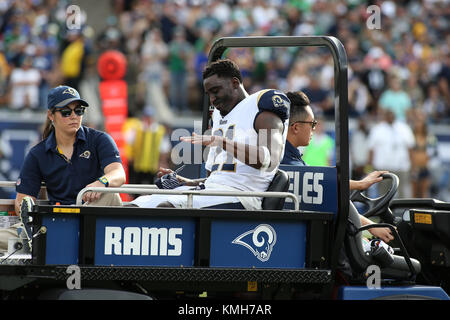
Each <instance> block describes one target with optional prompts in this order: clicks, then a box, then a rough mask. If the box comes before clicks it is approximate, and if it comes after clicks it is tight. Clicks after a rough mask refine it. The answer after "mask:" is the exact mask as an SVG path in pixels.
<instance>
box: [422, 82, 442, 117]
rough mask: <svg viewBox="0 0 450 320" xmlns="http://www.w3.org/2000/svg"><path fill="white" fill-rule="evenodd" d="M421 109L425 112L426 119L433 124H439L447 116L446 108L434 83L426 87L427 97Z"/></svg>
mask: <svg viewBox="0 0 450 320" xmlns="http://www.w3.org/2000/svg"><path fill="white" fill-rule="evenodd" d="M422 109H423V110H424V111H425V113H426V115H427V118H428V119H430V120H432V121H433V122H434V123H436V122H440V121H441V120H442V119H444V118H445V117H446V116H447V115H448V107H447V106H446V104H445V101H444V99H443V97H442V96H441V94H440V92H439V88H438V86H437V85H436V84H435V83H432V84H431V85H430V86H429V87H428V90H427V97H426V99H425V101H424V103H423V106H422Z"/></svg>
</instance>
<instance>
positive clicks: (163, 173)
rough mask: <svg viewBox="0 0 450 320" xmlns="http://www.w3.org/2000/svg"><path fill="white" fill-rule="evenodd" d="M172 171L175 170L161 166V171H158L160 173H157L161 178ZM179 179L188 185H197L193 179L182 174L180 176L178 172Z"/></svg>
mask: <svg viewBox="0 0 450 320" xmlns="http://www.w3.org/2000/svg"><path fill="white" fill-rule="evenodd" d="M172 172H173V170H172V169H167V168H162V167H160V168H159V171H158V173H157V174H156V175H157V176H158V178H161V177H162V176H163V175H165V174H169V173H172ZM177 180H178V181H179V182H180V183H184V184H186V185H188V186H190V185H195V184H194V182H193V181H192V180H191V179H188V178H185V177H182V176H180V175H178V174H177Z"/></svg>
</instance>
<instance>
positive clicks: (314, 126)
mask: <svg viewBox="0 0 450 320" xmlns="http://www.w3.org/2000/svg"><path fill="white" fill-rule="evenodd" d="M297 122H300V123H309V124H310V125H311V128H312V129H315V128H316V126H317V121H316V120H313V121H295V122H294V123H292V124H291V126H292V125H294V124H295V123H297Z"/></svg>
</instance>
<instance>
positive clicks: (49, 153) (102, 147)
mask: <svg viewBox="0 0 450 320" xmlns="http://www.w3.org/2000/svg"><path fill="white" fill-rule="evenodd" d="M73 146H74V149H73V154H72V158H71V159H70V160H69V159H65V157H63V155H61V154H60V153H59V151H58V149H57V146H56V139H55V132H54V131H53V132H52V133H51V134H50V135H49V136H48V137H47V139H45V140H43V141H41V142H40V143H38V144H37V145H36V146H34V147H33V148H32V149H31V150H30V152H29V153H28V154H27V156H26V157H25V160H24V163H23V165H22V169H21V171H20V176H19V179H18V180H17V184H16V191H17V192H20V193H23V194H27V195H30V196H33V197H37V196H38V194H39V190H40V187H41V181H44V182H45V184H46V186H47V193H48V198H49V200H50V202H51V203H52V204H54V203H56V202H60V203H61V204H74V203H76V198H77V195H78V192H79V191H80V190H81V189H83V188H84V187H86V186H87V185H88V184H90V183H92V182H94V181H95V180H97V179H98V178H99V177H101V176H102V175H103V174H104V171H103V170H104V169H105V167H106V166H108V165H109V164H111V163H113V162H120V163H121V159H120V154H119V149H118V148H117V145H116V143H115V142H114V140H113V139H112V138H111V137H110V136H109V135H108V134H106V133H104V132H101V131H98V130H95V129H92V128H88V127H84V126H82V127H81V128H80V129H79V130H78V131H77V135H76V139H75V143H74V145H73Z"/></svg>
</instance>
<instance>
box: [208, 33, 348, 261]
mask: <svg viewBox="0 0 450 320" xmlns="http://www.w3.org/2000/svg"><path fill="white" fill-rule="evenodd" d="M243 47H327V48H328V49H329V50H330V51H331V54H332V56H333V61H334V95H335V97H334V109H335V132H336V171H337V180H338V188H337V190H338V212H339V214H338V215H337V220H336V226H335V230H334V231H335V238H334V242H333V248H332V257H331V266H332V270H335V267H336V265H337V261H338V257H339V252H340V249H341V246H342V243H343V242H344V235H345V229H346V224H347V217H348V210H349V199H350V198H349V197H350V191H349V140H348V84H347V54H346V52H345V48H344V46H343V44H342V43H341V42H340V41H339V40H338V39H337V38H335V37H330V36H308V37H289V36H283V37H270V36H265V37H226V38H221V39H218V40H216V41H215V42H214V44H213V46H212V47H211V50H210V52H209V57H208V64H210V63H211V62H214V61H216V60H218V59H220V58H222V55H223V53H224V52H225V50H226V49H228V48H243ZM274 89H276V88H274ZM209 117H210V113H209V100H208V97H207V96H206V95H204V100H203V123H202V132H205V131H206V130H207V129H208V124H209Z"/></svg>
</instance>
